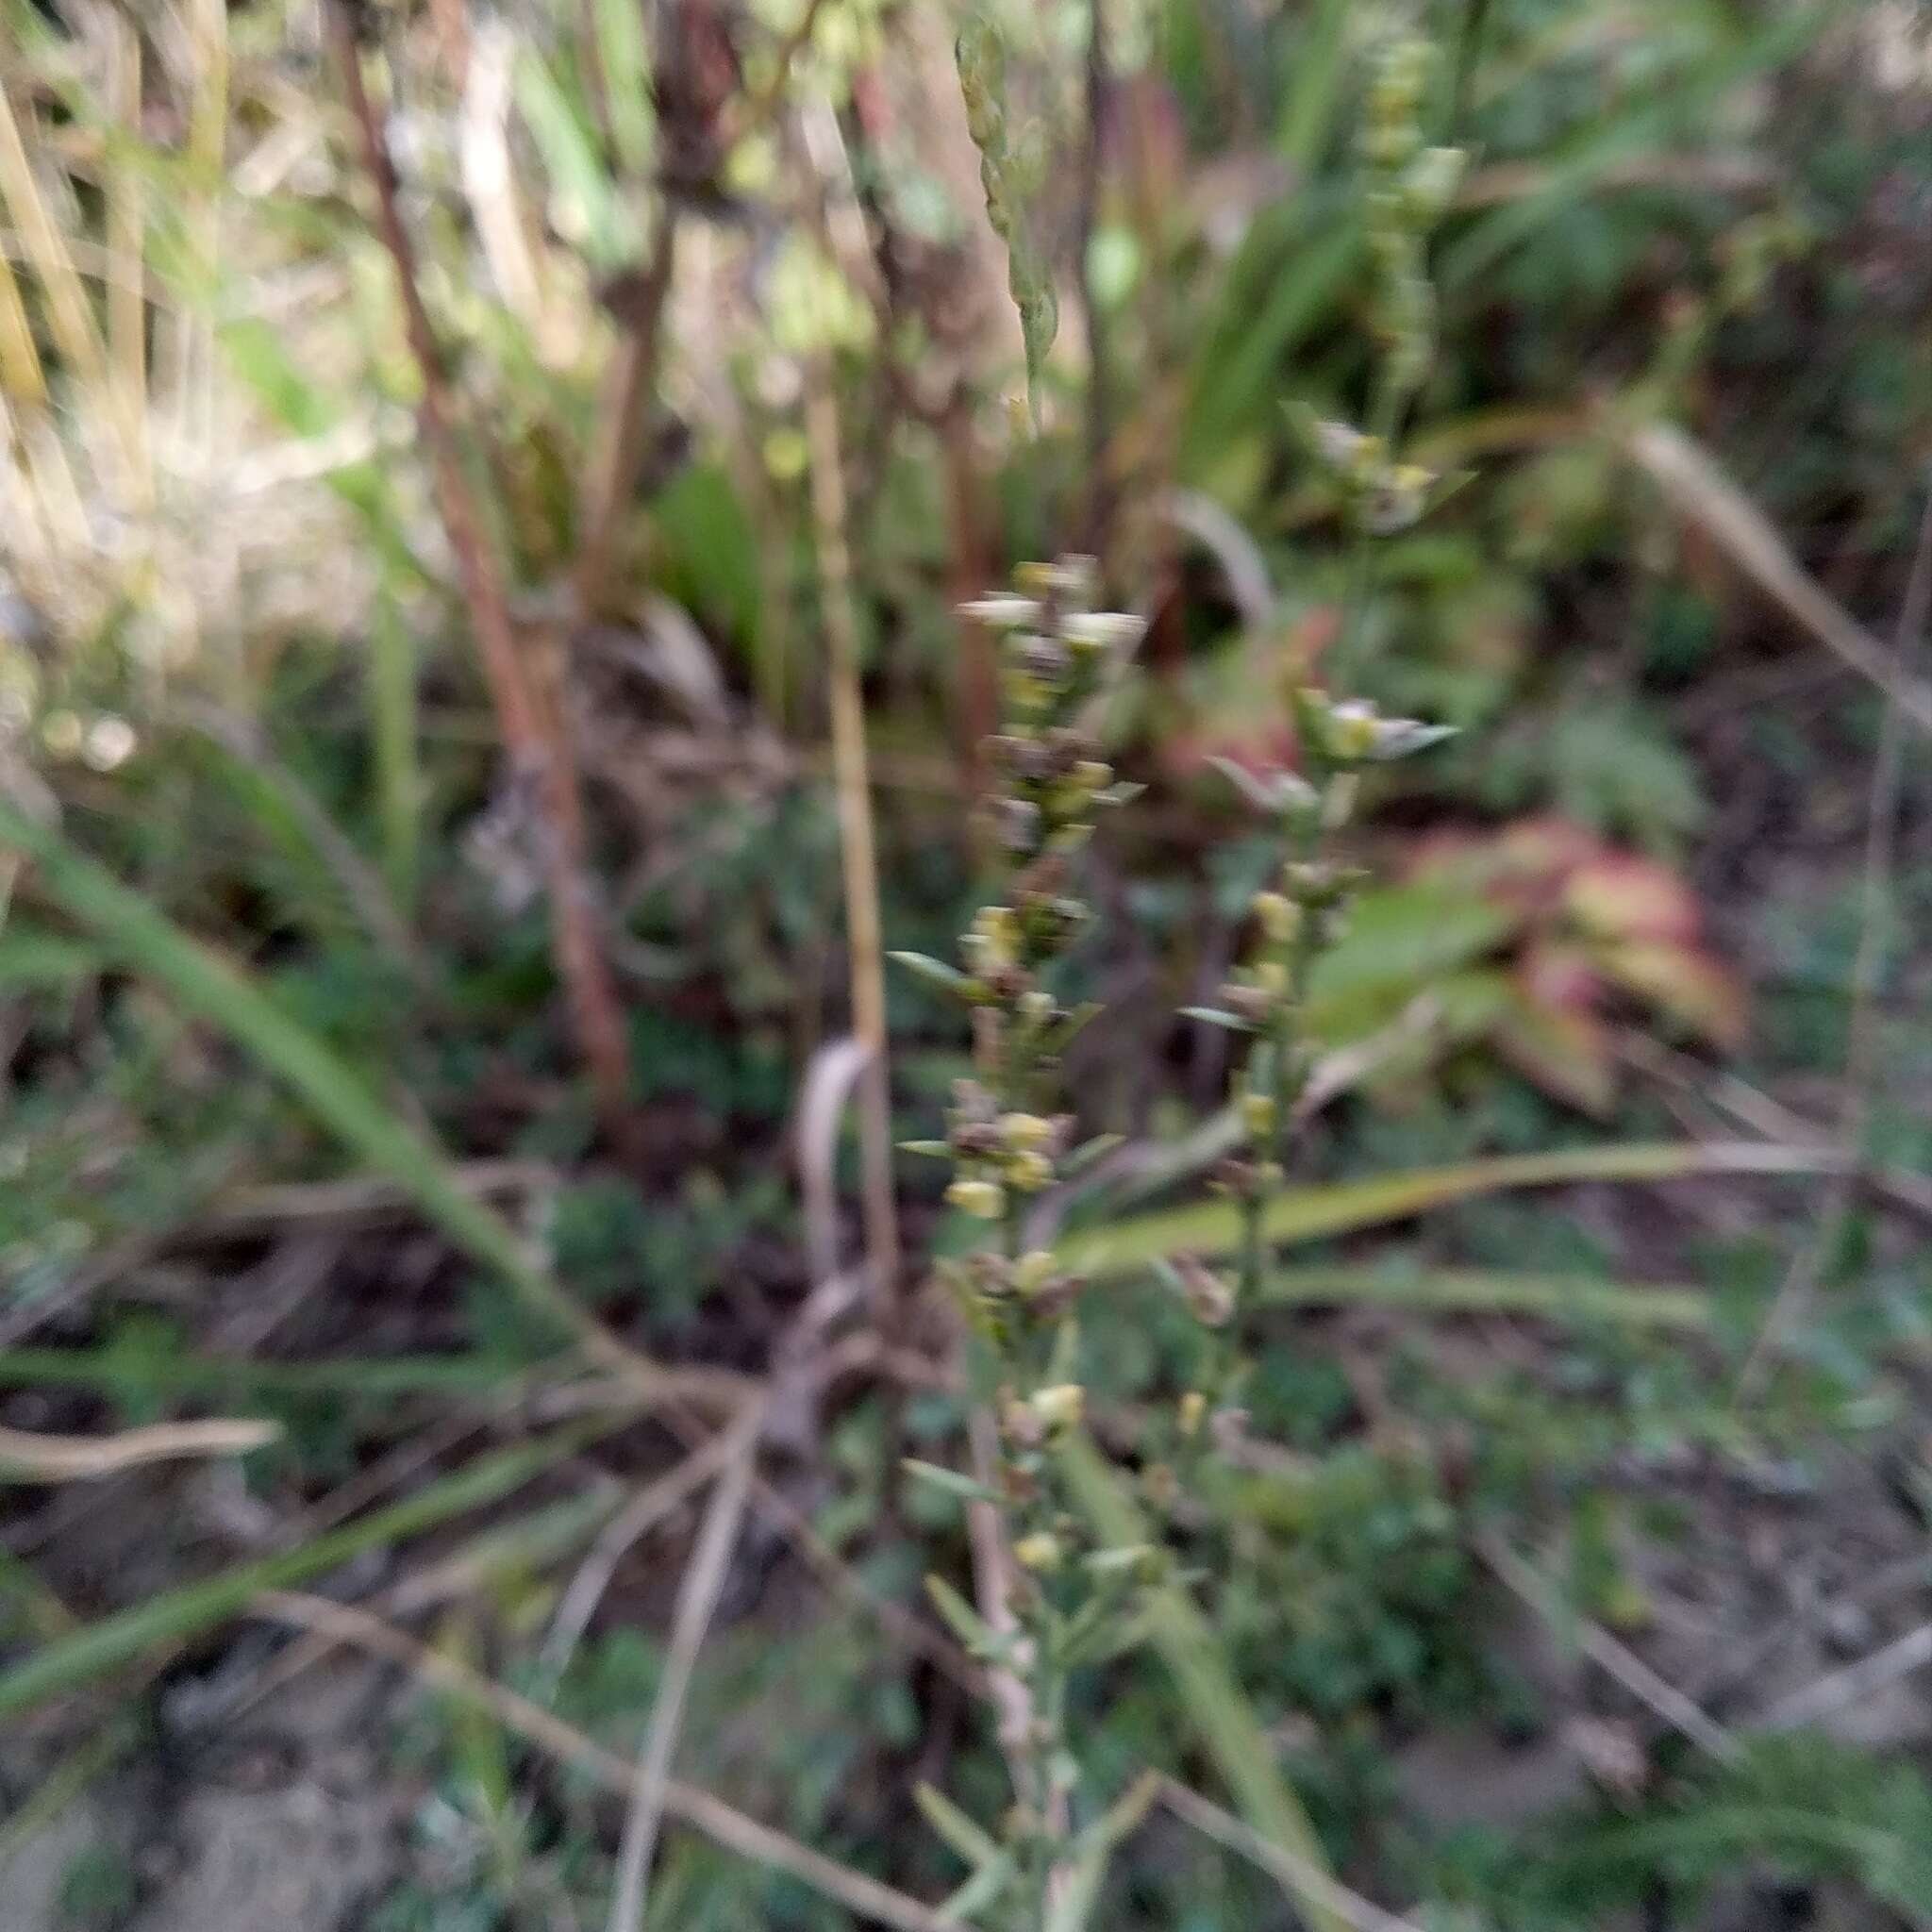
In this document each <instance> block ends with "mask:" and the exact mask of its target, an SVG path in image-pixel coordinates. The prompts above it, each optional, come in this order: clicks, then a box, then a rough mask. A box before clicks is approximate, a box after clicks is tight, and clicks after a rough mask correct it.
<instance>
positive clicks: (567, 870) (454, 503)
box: [324, 0, 630, 1139]
mask: <svg viewBox="0 0 1932 1932" xmlns="http://www.w3.org/2000/svg"><path fill="white" fill-rule="evenodd" d="M324 13H325V20H326V22H327V28H328V36H329V42H330V45H331V47H332V48H333V50H334V54H335V58H336V64H337V67H338V68H339V69H340V71H341V77H342V88H343V92H344V93H345V95H346V97H347V100H348V104H349V111H350V114H351V116H352V118H353V119H354V121H355V124H356V128H357V133H358V138H359V140H360V143H361V148H362V159H363V165H364V168H365V169H366V171H367V173H368V175H369V178H370V181H371V183H372V184H373V186H374V188H375V216H376V230H377V233H378V234H379V236H380V237H381V240H382V243H383V246H384V248H385V249H386V250H387V251H388V254H389V257H390V261H391V267H392V268H393V270H394V272H395V280H396V289H397V293H398V295H399V296H400V298H401V301H402V308H403V324H404V332H405V334H406V335H407V337H408V344H409V351H410V354H411V356H412V358H414V360H415V363H416V365H417V370H418V373H419V375H420V376H421V379H422V383H423V399H422V402H421V404H420V406H419V409H418V415H419V419H420V423H421V426H422V433H423V441H424V442H425V445H426V447H427V451H428V456H429V463H430V472H431V477H432V481H433V483H434V486H435V492H436V499H437V506H438V508H439V510H440V512H441V517H442V523H443V527H444V529H445V531H446V532H447V534H448V537H449V544H450V549H451V551H452V552H453V554H454V555H455V558H456V562H457V570H458V576H459V577H460V579H461V583H462V591H463V601H464V603H465V604H466V606H467V607H468V609H469V614H470V623H471V626H472V628H473V629H474V631H475V638H476V645H477V650H478V652H479V654H480V656H481V658H482V663H483V672H484V677H485V681H486V682H487V683H488V685H489V687H490V695H491V704H492V705H493V706H494V708H495V711H496V716H497V723H498V725H499V728H500V729H501V731H502V734H503V741H504V748H505V750H506V751H507V753H508V757H509V760H510V766H511V771H512V773H513V774H514V776H515V777H516V779H517V780H518V782H520V783H523V784H526V785H527V786H528V788H529V791H530V793H531V796H532V798H533V800H534V801H535V803H536V805H537V806H538V808H539V810H540V812H541V820H542V838H541V841H540V842H541V846H542V861H543V870H544V876H545V884H546V886H547V889H548V892H549V899H550V921H551V946H552V951H553V953H554V955H555V958H556V960H557V970H558V977H559V978H560V979H561V980H562V981H563V984H564V988H565V991H566V992H567V993H568V996H569V1000H570V1006H571V1012H572V1018H573V1021H574V1024H575V1030H576V1035H577V1044H578V1047H579V1049H580V1050H581V1051H582V1053H583V1056H584V1059H585V1063H586V1065H587V1066H588V1068H589V1070H590V1074H591V1081H592V1084H593V1086H594V1087H595V1090H596V1094H597V1107H598V1112H599V1114H600V1116H601V1117H602V1118H603V1120H604V1123H605V1125H606V1127H607V1129H608V1131H610V1132H611V1133H612V1134H613V1135H614V1136H616V1137H618V1138H620V1139H621V1138H622V1137H623V1136H624V1135H625V1133H626V1131H627V1126H628V1122H629V1085H630V1074H629V1067H630V1053H629V1045H628V1041H627V1039H626V1036H625V1026H624V1017H623V1013H622V1010H621V1009H620V1008H619V1006H618V1003H617V993H616V989H615V987H614V986H613V984H612V982H611V978H610V968H609V962H608V959H607V958H605V954H604V948H603V943H602V941H601V939H600V937H599V933H598V929H597V919H596V913H595V908H594V906H593V903H592V896H591V882H590V876H589V872H588V866H587V857H586V845H587V841H586V833H585V824H584V808H583V795H582V792H581V790H580V789H579V785H578V780H577V773H576V768H575V763H574V762H573V760H572V759H571V758H570V756H569V746H568V742H567V740H566V738H565V736H564V733H563V731H562V729H561V720H560V718H559V717H558V715H557V714H556V711H555V709H554V708H553V707H552V706H551V705H550V704H549V703H548V702H547V701H546V693H545V691H544V690H543V688H542V680H541V678H540V677H539V676H538V675H537V674H536V671H535V669H534V667H533V666H531V665H529V664H527V663H526V662H525V659H524V655H523V653H522V651H521V649H520V648H519V645H518V641H517V635H516V626H515V624H514V621H513V619H512V617H511V614H510V607H509V598H508V591H506V588H505V585H504V579H503V574H502V570H501V566H500V564H499V562H498V560H497V558H496V556H495V554H494V552H493V550H492V549H491V545H490V542H489V541H488V538H487V536H486V534H485V530H484V526H483V522H482V518H481V516H480V514H479V513H478V511H477V508H476V506H475V501H474V498H473V496H472V494H471V489H470V483H469V479H468V477H467V475H465V472H464V468H463V459H462V453H461V449H460V447H459V441H458V426H457V425H458V415H457V409H456V405H455V402H454V400H453V397H452V394H451V388H450V382H449V378H448V375H447V374H446V373H445V370H444V366H443V358H442V351H441V344H440V343H439V342H438V341H437V337H436V331H435V328H434V326H433V325H432V324H431V322H430V320H429V312H428V310H427V309H426V308H425V307H424V303H423V295H422V290H421V286H420V276H419V275H418V272H417V265H416V253H415V245H414V243H413V242H411V241H410V239H409V232H408V228H407V227H406V226H405V225H404V223H403V218H402V210H401V207H400V192H399V186H398V182H397V178H396V171H395V163H394V161H393V159H392V158H391V155H390V150H389V141H388V138H387V136H386V135H385V133H384V131H383V126H382V123H381V120H380V119H379V118H378V116H377V114H376V111H375V105H374V104H373V103H372V102H371V100H370V98H369V91H368V89H367V87H366V86H365V85H364V84H363V78H362V55H361V49H360V47H359V45H358V41H357V26H356V16H355V14H354V12H353V11H352V9H351V7H350V6H349V4H348V0H326V4H325V8H324Z"/></svg>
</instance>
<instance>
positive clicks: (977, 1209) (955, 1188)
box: [946, 1180, 1007, 1221]
mask: <svg viewBox="0 0 1932 1932" xmlns="http://www.w3.org/2000/svg"><path fill="white" fill-rule="evenodd" d="M946 1199H947V1200H948V1201H950V1202H951V1203H952V1204H953V1206H954V1207H955V1208H958V1209H959V1210H960V1211H961V1212H962V1213H965V1214H974V1215H977V1216H978V1218H979V1219H980V1220H981V1221H997V1220H998V1219H999V1218H1000V1216H1001V1215H1002V1214H1004V1213H1005V1212H1006V1211H1007V1194H1006V1190H1005V1189H1004V1188H1002V1187H1001V1186H1000V1185H999V1184H998V1183H997V1182H996V1181H972V1180H958V1181H955V1182H954V1183H953V1185H952V1186H951V1187H949V1188H948V1189H947V1190H946Z"/></svg>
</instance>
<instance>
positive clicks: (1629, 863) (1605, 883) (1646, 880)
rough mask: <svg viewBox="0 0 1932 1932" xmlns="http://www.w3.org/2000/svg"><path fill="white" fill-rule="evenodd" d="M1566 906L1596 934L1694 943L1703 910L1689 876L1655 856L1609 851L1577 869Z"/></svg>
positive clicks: (1583, 926)
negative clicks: (1687, 877)
mask: <svg viewBox="0 0 1932 1932" xmlns="http://www.w3.org/2000/svg"><path fill="white" fill-rule="evenodd" d="M1563 906H1564V910H1565V911H1566V912H1568V913H1569V915H1570V917H1571V919H1572V920H1573V921H1574V923H1575V924H1576V925H1577V926H1578V927H1580V928H1581V929H1582V930H1583V931H1584V932H1586V933H1589V934H1590V935H1591V937H1593V938H1596V939H1606V940H1644V941H1650V940H1655V941H1665V942H1668V943H1670V944H1672V945H1677V946H1688V945H1691V944H1694V943H1695V942H1696V941H1697V939H1698V936H1699V935H1700V934H1701V933H1702V932H1703V930H1704V909H1703V908H1702V907H1701V906H1700V905H1699V904H1698V900H1697V894H1696V893H1695V892H1693V891H1691V887H1690V884H1689V883H1688V881H1686V880H1685V879H1684V878H1683V877H1682V876H1681V875H1679V874H1676V873H1674V872H1673V871H1671V869H1670V868H1669V867H1668V866H1664V865H1659V864H1657V861H1656V860H1655V859H1650V858H1639V857H1638V856H1637V855H1636V854H1635V853H1629V852H1605V853H1602V854H1600V855H1599V856H1598V857H1597V858H1592V859H1591V860H1590V861H1589V863H1588V864H1585V865H1581V866H1579V867H1577V868H1576V870H1575V871H1574V872H1573V873H1572V874H1571V875H1570V878H1569V881H1568V883H1567V885H1566V886H1565V888H1564V891H1563Z"/></svg>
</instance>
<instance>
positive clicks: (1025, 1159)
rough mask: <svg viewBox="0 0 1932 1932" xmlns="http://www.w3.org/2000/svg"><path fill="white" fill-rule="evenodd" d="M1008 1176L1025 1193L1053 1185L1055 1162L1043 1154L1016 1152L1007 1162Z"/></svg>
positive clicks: (1032, 1192) (1035, 1192) (1034, 1192)
mask: <svg viewBox="0 0 1932 1932" xmlns="http://www.w3.org/2000/svg"><path fill="white" fill-rule="evenodd" d="M1007 1178H1008V1181H1010V1182H1011V1183H1012V1184H1013V1186H1014V1187H1016V1188H1018V1189H1019V1190H1020V1191H1021V1192H1022V1193H1023V1194H1037V1193H1039V1192H1040V1191H1041V1189H1042V1188H1050V1187H1052V1186H1053V1162H1052V1161H1050V1160H1049V1159H1048V1158H1046V1156H1045V1155H1043V1154H1034V1153H1030V1152H1029V1153H1025V1154H1016V1155H1014V1156H1013V1158H1011V1159H1010V1160H1008V1162H1007Z"/></svg>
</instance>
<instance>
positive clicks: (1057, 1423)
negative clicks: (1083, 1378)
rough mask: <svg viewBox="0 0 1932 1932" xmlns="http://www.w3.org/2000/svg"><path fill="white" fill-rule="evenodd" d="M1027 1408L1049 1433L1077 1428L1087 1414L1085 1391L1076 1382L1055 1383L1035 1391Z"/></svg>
mask: <svg viewBox="0 0 1932 1932" xmlns="http://www.w3.org/2000/svg"><path fill="white" fill-rule="evenodd" d="M1028 1407H1030V1408H1031V1409H1032V1410H1033V1413H1034V1414H1035V1416H1037V1417H1038V1418H1039V1419H1040V1421H1041V1423H1042V1424H1044V1425H1045V1426H1046V1428H1047V1429H1048V1430H1049V1431H1052V1432H1054V1433H1058V1431H1059V1430H1062V1429H1072V1428H1077V1427H1078V1426H1079V1424H1080V1419H1081V1418H1082V1417H1083V1416H1084V1415H1085V1414H1086V1413H1087V1391H1086V1390H1084V1389H1083V1388H1082V1387H1081V1386H1080V1385H1079V1383H1077V1382H1056V1383H1053V1384H1051V1385H1050V1386H1049V1387H1047V1388H1045V1389H1036V1390H1035V1391H1033V1397H1032V1400H1031V1402H1030V1403H1029V1404H1028Z"/></svg>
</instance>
